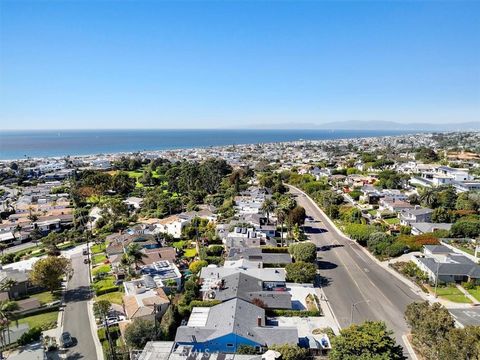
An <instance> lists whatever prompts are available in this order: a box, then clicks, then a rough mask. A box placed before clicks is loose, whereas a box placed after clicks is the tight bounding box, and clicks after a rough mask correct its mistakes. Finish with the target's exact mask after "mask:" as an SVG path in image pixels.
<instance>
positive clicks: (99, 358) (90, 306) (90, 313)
mask: <svg viewBox="0 0 480 360" xmlns="http://www.w3.org/2000/svg"><path fill="white" fill-rule="evenodd" d="M87 310H88V318H89V319H90V330H91V332H92V337H93V342H94V343H95V352H96V353H97V360H104V358H103V347H102V344H101V343H100V339H99V338H98V335H97V327H96V325H95V316H93V300H90V301H89V302H88V303H87Z"/></svg>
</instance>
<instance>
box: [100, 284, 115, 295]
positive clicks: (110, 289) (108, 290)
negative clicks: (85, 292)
mask: <svg viewBox="0 0 480 360" xmlns="http://www.w3.org/2000/svg"><path fill="white" fill-rule="evenodd" d="M118 290H119V287H118V286H109V287H105V288H101V289H98V290H95V295H97V296H100V295H103V294H108V293H111V292H115V291H118Z"/></svg>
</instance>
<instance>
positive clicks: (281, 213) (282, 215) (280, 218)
mask: <svg viewBox="0 0 480 360" xmlns="http://www.w3.org/2000/svg"><path fill="white" fill-rule="evenodd" d="M276 215H277V222H278V223H280V244H281V246H282V247H283V224H284V223H285V219H286V218H287V213H286V211H285V209H284V208H277V213H276Z"/></svg>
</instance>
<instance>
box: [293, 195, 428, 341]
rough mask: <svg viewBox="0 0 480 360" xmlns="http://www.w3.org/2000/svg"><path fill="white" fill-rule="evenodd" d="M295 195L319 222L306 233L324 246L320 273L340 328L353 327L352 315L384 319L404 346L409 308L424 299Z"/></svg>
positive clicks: (357, 318) (358, 318) (308, 225)
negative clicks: (407, 307) (404, 316)
mask: <svg viewBox="0 0 480 360" xmlns="http://www.w3.org/2000/svg"><path fill="white" fill-rule="evenodd" d="M291 192H292V193H293V194H294V195H296V196H297V202H298V204H299V205H301V206H303V207H304V208H305V210H306V212H307V215H308V216H311V217H312V218H313V219H314V220H315V221H314V222H307V223H306V232H307V233H308V234H309V237H310V239H311V240H312V241H313V242H314V243H315V244H316V245H317V247H324V248H323V250H321V251H319V252H318V259H319V261H318V263H319V268H320V273H321V275H322V282H323V287H324V292H325V295H326V296H327V298H328V300H329V301H330V305H331V307H332V309H333V312H334V313H335V315H336V317H337V319H338V322H339V323H340V326H341V327H345V326H349V325H350V323H351V321H352V314H353V322H354V323H360V322H363V321H365V320H383V321H385V322H386V323H387V325H388V327H389V328H390V329H392V330H393V331H394V332H395V336H396V338H397V342H398V343H400V344H402V345H404V342H403V339H402V335H404V334H406V333H407V332H408V327H407V324H406V323H405V320H404V318H403V314H404V311H405V308H406V306H407V305H408V304H409V303H411V302H413V301H420V300H421V298H420V297H419V296H418V295H417V294H416V293H415V292H414V291H412V290H411V289H410V288H409V287H408V286H407V285H405V284H404V283H403V282H401V281H400V280H398V279H397V278H395V277H394V276H393V275H392V274H390V273H389V272H388V271H386V270H385V269H384V268H383V267H382V266H380V265H379V264H378V263H376V262H375V261H374V260H373V259H371V258H370V257H369V256H368V255H366V254H365V253H364V252H363V251H362V249H361V248H360V246H359V245H357V244H356V243H354V242H352V241H350V240H347V239H344V238H343V237H341V236H339V235H338V234H337V233H336V232H334V230H333V229H332V227H331V226H330V225H329V224H328V223H327V222H324V220H325V219H324V216H323V215H322V213H321V212H320V211H318V209H317V208H316V207H315V206H314V204H313V201H312V200H311V199H310V198H308V197H306V196H304V195H302V194H301V193H300V192H299V191H297V190H295V189H293V188H291ZM354 304H356V305H354ZM352 308H353V312H352ZM404 348H405V346H404Z"/></svg>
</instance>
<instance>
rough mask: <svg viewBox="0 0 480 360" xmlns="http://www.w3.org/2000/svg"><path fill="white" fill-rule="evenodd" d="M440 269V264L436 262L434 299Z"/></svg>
mask: <svg viewBox="0 0 480 360" xmlns="http://www.w3.org/2000/svg"><path fill="white" fill-rule="evenodd" d="M439 268H440V263H438V262H437V272H436V274H435V298H437V297H438V295H437V287H438V269H439Z"/></svg>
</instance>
